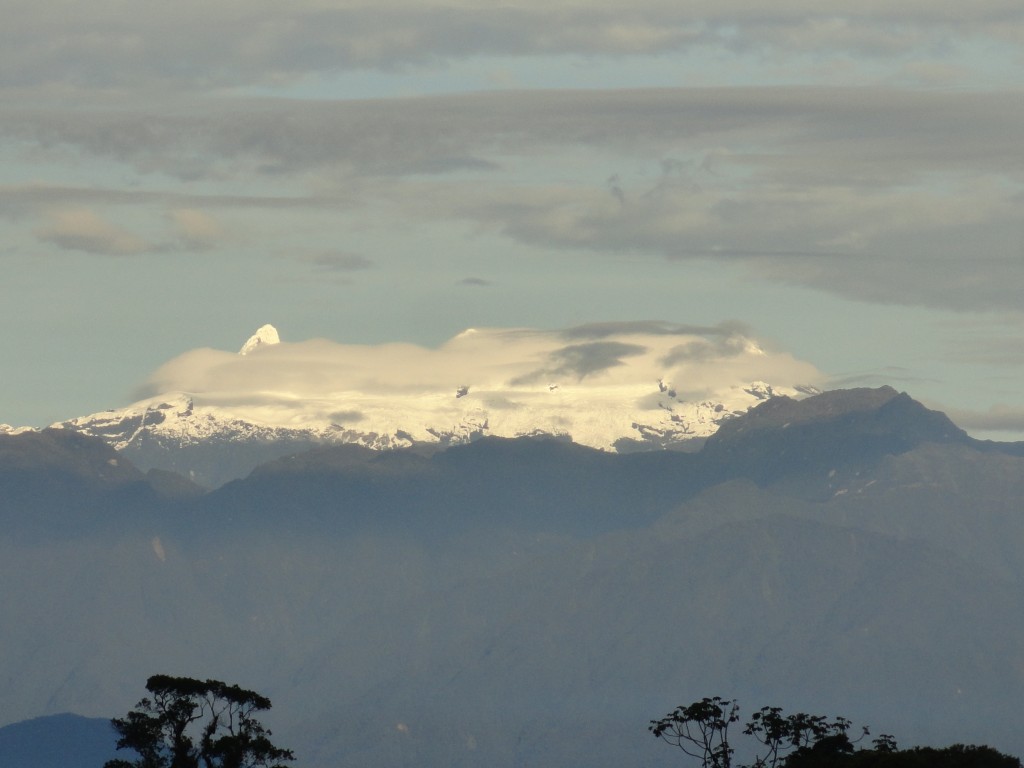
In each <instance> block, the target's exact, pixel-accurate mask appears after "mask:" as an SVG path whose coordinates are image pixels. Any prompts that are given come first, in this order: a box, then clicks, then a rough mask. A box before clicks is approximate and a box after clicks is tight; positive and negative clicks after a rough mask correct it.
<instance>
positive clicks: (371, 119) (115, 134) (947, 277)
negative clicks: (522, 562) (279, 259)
mask: <svg viewBox="0 0 1024 768" xmlns="http://www.w3.org/2000/svg"><path fill="white" fill-rule="evenodd" d="M118 103H119V102H118ZM100 106H101V107H105V108H94V107H91V108H89V109H85V108H84V107H83V108H81V109H76V108H73V106H72V107H67V108H65V107H63V106H61V107H56V108H46V109H41V108H38V107H31V108H30V107H26V106H24V105H21V106H19V105H18V104H17V103H15V104H4V105H3V106H0V136H6V137H7V138H11V139H17V140H19V141H21V142H23V143H28V144H33V143H35V145H36V147H37V150H38V151H39V152H43V153H45V152H47V151H49V148H54V147H60V148H61V149H60V151H61V152H66V151H68V148H69V147H71V148H76V149H77V150H78V151H80V152H82V153H83V154H85V155H87V156H98V157H101V158H107V159H115V160H118V161H119V162H123V163H127V164H129V165H131V166H133V167H134V168H136V169H137V170H138V171H139V172H142V173H148V172H155V171H161V172H164V173H168V174H172V175H173V174H176V173H179V174H180V169H183V168H184V169H186V170H187V173H188V174H190V175H191V176H192V177H194V178H195V179H198V180H200V181H206V182H208V183H209V184H210V186H211V187H212V186H214V185H217V184H219V183H220V182H221V181H223V180H230V181H236V182H237V181H241V182H246V183H250V182H255V184H254V186H255V185H258V183H259V182H260V180H261V179H265V178H266V174H267V173H269V172H270V170H273V172H274V173H275V174H277V176H275V177H274V188H275V189H277V188H282V187H283V188H290V189H292V190H293V191H294V192H295V195H294V197H288V196H283V195H282V196H278V197H277V198H275V200H276V201H277V202H278V203H279V204H280V206H281V207H292V208H296V207H312V206H321V207H324V208H327V207H330V206H336V207H342V206H355V205H371V204H372V205H377V206H378V207H380V206H383V208H380V209H381V210H388V211H389V214H390V215H393V216H395V217H401V218H402V220H403V221H416V220H419V221H430V222H437V221H453V220H462V221H468V222H470V223H472V224H473V225H475V226H479V227H482V228H483V229H485V230H489V231H493V232H498V233H501V234H503V235H505V236H506V237H508V238H511V239H513V240H516V241H519V242H522V243H526V244H530V245H534V246H537V247H540V248H544V249H547V250H560V249H575V250H581V251H587V252H591V253H595V254H599V253H602V252H605V253H628V254H637V255H644V254H646V255H652V256H661V257H663V258H667V259H669V260H676V261H686V260H691V259H701V260H727V261H729V262H732V263H734V264H737V265H742V266H743V267H744V268H745V269H746V270H748V272H749V274H751V275H752V276H754V277H756V278H758V279H766V280H770V281H773V282H783V283H790V284H794V285H801V286H809V287H812V288H815V289H819V290H825V291H829V292H833V293H836V294H840V295H843V296H846V297H849V298H853V299H857V300H866V301H872V302H884V303H899V304H910V305H924V306H932V307H939V308H947V309H958V310H963V309H978V308H986V309H988V308H1005V309H1009V310H1012V311H1018V310H1019V307H1020V304H1019V297H1018V293H1017V290H1016V286H1018V285H1021V284H1022V283H1024V230H1022V229H1021V224H1020V222H1021V220H1022V219H1021V217H1022V214H1024V193H1022V189H1024V155H1022V154H1021V153H1020V152H1019V150H1018V147H1017V143H1018V142H1017V139H1016V136H1017V134H1018V132H1019V130H1018V129H1019V126H1020V125H1022V124H1024V100H1021V99H1020V98H1018V94H1016V93H1007V92H998V91H993V92H963V91H927V92H917V91H906V90H893V89H878V88H846V89H835V88H833V89H825V88H816V87H804V88H795V87H787V88H706V89H654V90H621V91H560V92H502V93H482V94H466V95H458V96H438V97H421V98H409V99H388V100H377V101H349V102H320V103H312V102H296V101H284V100H275V99H242V100H236V101H231V102H224V103H216V102H207V101H202V102H200V101H175V102H173V103H169V104H167V105H164V106H154V107H151V108H148V109H142V108H139V107H136V106H131V107H126V106H124V105H121V106H119V107H117V108H115V107H114V106H112V105H110V104H106V105H104V104H102V103H101V105H100ZM567 148H571V149H572V151H573V152H577V153H578V152H581V151H583V152H593V153H594V155H595V157H598V156H599V157H602V158H608V157H617V158H620V159H621V162H622V163H623V164H624V165H625V164H627V163H628V164H629V165H630V166H633V167H635V166H637V165H639V166H641V167H646V168H647V169H649V171H650V172H648V173H647V174H646V175H644V174H640V173H631V174H625V173H617V174H614V175H613V178H614V179H615V183H614V188H615V189H616V190H618V191H619V193H620V194H610V192H609V187H608V179H609V176H608V175H607V173H605V172H602V173H597V172H595V174H594V178H592V179H586V178H580V177H579V166H578V165H576V166H572V165H566V166H564V167H562V166H559V163H560V162H561V159H560V158H561V155H562V154H563V153H564V151H565V150H566V149H567ZM54 151H56V150H54ZM437 158H444V160H443V162H441V163H440V164H438V160H437ZM602 162H606V160H604V161H602ZM442 166H443V167H442ZM453 167H461V168H463V169H465V170H464V172H462V173H460V174H457V175H455V176H449V175H444V174H441V175H439V174H438V173H437V171H439V170H443V169H444V168H453ZM538 167H544V168H552V169H558V171H559V172H560V175H564V176H566V178H567V179H568V181H566V182H565V183H554V182H551V181H544V180H542V178H541V177H540V176H539V175H538V174H537V173H536V172H532V171H530V170H527V169H530V168H534V169H536V168H538ZM193 186H196V185H193ZM309 189H315V190H316V194H314V195H309V194H308V190H309ZM87 193H88V190H78V191H77V192H72V191H69V190H64V191H63V192H61V193H60V194H62V195H64V196H65V197H71V196H73V195H74V194H78V195H79V196H85V195H87ZM19 194H20V195H21V196H20V197H19ZM19 194H9V195H7V199H6V200H4V195H3V191H2V190H0V208H4V209H6V210H7V211H8V215H16V213H17V210H18V209H17V206H18V205H19V204H21V205H25V204H26V203H25V200H26V199H27V197H31V196H32V195H35V196H36V197H37V198H39V199H42V198H43V197H45V196H46V195H55V194H57V192H55V191H54V190H34V191H33V190H30V189H28V188H21V190H20V192H19ZM96 194H98V195H101V196H106V197H109V198H116V197H118V196H120V197H123V198H125V199H134V200H145V199H148V200H150V201H153V202H155V201H157V199H158V198H159V197H161V196H160V195H157V194H154V193H146V192H139V193H132V192H115V191H106V192H105V191H104V190H98V191H96ZM163 197H164V198H165V199H166V198H167V196H166V195H163ZM213 197H216V196H215V195H214V196H213ZM224 201H225V205H261V206H266V207H271V208H272V207H274V205H275V202H274V200H269V199H268V200H258V201H256V202H254V201H253V200H248V201H246V200H243V199H242V198H239V197H238V196H234V195H228V196H225V198H224ZM37 202H38V200H37ZM170 204H171V203H168V205H170ZM173 205H175V206H177V207H182V206H183V204H182V203H179V202H175V203H173ZM211 205H215V203H213V202H211V203H209V204H206V205H204V206H200V205H199V204H195V205H193V206H192V207H197V208H198V207H205V208H207V209H208V208H209V207H210V206H211ZM51 242H59V241H58V240H51ZM64 242H65V243H67V242H68V241H66V240H65V241H64ZM968 254H969V255H970V256H969V258H968V256H967V255H968Z"/></svg>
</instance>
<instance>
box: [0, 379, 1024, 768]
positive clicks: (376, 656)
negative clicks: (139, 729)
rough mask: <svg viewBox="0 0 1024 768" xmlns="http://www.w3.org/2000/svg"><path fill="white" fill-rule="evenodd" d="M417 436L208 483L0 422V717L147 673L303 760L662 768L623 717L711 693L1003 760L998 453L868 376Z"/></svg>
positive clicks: (1020, 681) (1011, 495)
mask: <svg viewBox="0 0 1024 768" xmlns="http://www.w3.org/2000/svg"><path fill="white" fill-rule="evenodd" d="M442 448H443V446H438V445H434V446H430V447H425V446H423V445H418V444H417V445H414V446H412V447H410V448H407V449H401V450H392V451H373V450H369V449H367V448H365V447H363V446H360V445H353V444H348V445H328V446H320V447H317V448H315V449H314V450H310V451H307V452H303V453H299V454H295V455H292V456H287V457H281V458H278V459H276V460H274V461H271V462H269V463H266V464H263V465H261V466H260V467H259V468H258V469H256V470H255V471H254V472H252V473H251V475H249V476H248V477H247V478H245V479H242V480H236V481H233V482H230V483H227V484H226V485H224V486H223V487H221V488H218V489H216V490H214V491H209V492H207V491H204V490H203V489H200V488H198V487H196V486H195V485H193V484H191V483H190V482H188V481H187V480H186V479H185V478H182V477H180V476H177V475H173V474H171V473H167V472H163V471H159V470H153V471H149V472H146V473H144V472H142V471H140V470H138V469H136V468H135V467H134V466H133V465H132V464H131V462H130V461H129V460H127V458H126V454H125V453H124V452H121V453H118V452H116V451H115V450H114V449H113V448H111V447H110V446H109V445H108V444H107V443H105V442H104V441H102V440H100V439H98V438H94V437H89V436H85V435H80V434H77V433H75V432H74V431H73V430H69V429H59V430H45V431H42V432H24V433H21V434H16V435H0V510H2V512H0V524H2V526H3V529H2V530H3V535H2V536H0V578H2V583H3V584H4V585H5V587H4V593H5V600H6V607H5V610H4V611H3V612H2V614H0V622H2V631H0V638H2V639H3V643H4V653H3V654H2V655H0V665H2V669H0V674H2V675H3V679H4V681H5V684H4V686H2V687H0V723H14V722H17V721H22V720H27V719H29V718H34V717H38V716H40V715H46V714H53V713H58V712H75V713H78V714H80V715H85V716H89V717H110V716H113V715H118V714H123V713H124V712H125V711H126V710H127V709H128V708H129V707H130V706H131V705H132V704H133V703H134V702H135V701H136V700H137V699H138V698H140V697H141V695H142V693H143V689H142V686H143V683H144V681H145V679H146V677H148V676H149V675H150V674H153V673H157V672H163V673H168V674H183V675H192V676H197V677H217V678H220V679H225V680H229V681H232V682H237V683H239V684H241V685H244V686H246V687H250V688H254V689H256V690H259V691H261V692H262V693H265V694H266V695H268V696H270V698H271V699H272V700H273V701H274V704H275V708H274V710H273V712H272V713H271V717H270V718H268V722H269V724H270V725H271V727H272V728H273V730H274V732H275V735H276V737H277V740H278V741H279V742H280V743H282V744H284V745H286V746H289V747H292V748H294V749H295V751H296V753H297V755H298V756H299V758H300V765H303V766H311V767H312V768H319V767H321V766H322V767H323V768H327V766H332V767H334V766H342V767H344V766H366V765H374V766H385V767H387V766H405V765H410V766H411V765H416V766H476V765H489V766H526V765H531V766H552V767H554V766H564V765H591V766H608V767H609V768H610V767H611V766H622V765H634V766H662V765H664V766H668V765H674V764H677V763H678V760H679V756H678V755H677V754H673V753H672V751H671V750H670V749H669V748H667V747H666V746H664V745H663V744H660V743H658V742H656V741H655V740H654V739H653V738H651V737H650V735H649V734H648V733H647V731H646V725H647V722H648V721H649V720H650V719H652V718H656V717H660V716H661V715H663V714H664V713H666V712H668V711H669V710H670V709H672V708H673V707H674V706H675V705H677V704H680V703H684V702H688V701H691V700H693V699H696V698H700V697H701V696H705V695H716V694H718V695H725V696H735V697H739V698H740V699H741V701H742V703H743V704H745V705H746V706H747V710H748V711H749V710H750V709H753V708H756V707H758V706H760V705H762V704H778V705H781V706H784V707H787V708H792V709H802V710H805V711H811V712H822V713H830V714H842V715H846V716H848V717H851V718H853V719H854V720H855V721H857V722H858V723H866V724H871V725H874V726H875V729H876V732H878V730H883V731H885V732H888V733H892V734H894V735H895V736H896V737H897V738H898V739H899V740H900V741H901V742H903V743H905V744H910V743H915V742H916V743H925V742H927V743H932V744H948V743H951V742H954V741H962V742H984V743H989V744H991V745H992V746H995V747H997V748H999V749H1001V750H1004V751H1007V752H1012V753H1016V754H1021V753H1024V740H1022V738H1021V735H1020V734H1021V732H1020V729H1019V722H1018V717H1017V713H1016V709H1015V707H1016V706H1017V704H1018V702H1019V693H1020V691H1021V690H1022V685H1024V642H1022V640H1024V591H1022V589H1021V587H1022V581H1024V549H1022V547H1021V543H1022V542H1024V515H1022V503H1021V502H1022V500H1024V458H1022V456H1021V454H1022V450H1021V446H1020V445H1018V444H996V443H985V442H979V441H976V440H973V439H971V438H970V437H968V436H967V435H966V434H965V433H964V432H962V431H961V430H960V429H958V428H957V427H956V426H955V425H954V424H952V423H951V422H950V421H949V420H948V419H947V418H946V417H945V416H943V415H942V414H940V413H936V412H934V411H929V410H927V409H926V408H924V407H923V406H921V405H920V404H919V403H917V402H915V401H914V400H913V399H912V398H910V397H909V396H907V395H905V394H899V393H897V392H896V391H895V390H892V389H890V388H882V389H876V390H849V391H834V392H827V393H824V394H822V395H818V396H813V397H808V398H806V399H803V400H799V401H798V400H793V399H789V398H783V397H773V398H770V399H767V400H765V401H764V402H763V403H761V404H760V405H759V406H757V407H756V408H754V409H752V410H751V411H750V412H749V413H746V414H744V415H738V416H736V417H734V418H731V419H728V420H726V421H724V422H723V423H722V424H721V425H720V427H719V429H718V430H717V431H716V432H715V433H714V434H713V435H711V436H709V437H708V438H707V440H706V442H705V443H704V445H703V447H702V449H701V450H699V451H695V452H689V453H685V452H675V451H652V452H643V453H626V454H621V453H615V452H611V451H599V450H595V449H593V448H588V447H586V446H581V445H578V444H574V443H571V442H568V441H566V440H564V439H552V438H520V439H502V438H494V437H489V438H483V439H478V440H475V441H473V442H470V443H466V444H460V445H455V446H451V447H447V448H446V449H442ZM58 730H59V729H58ZM3 735H4V731H3V730H0V764H3V765H5V766H7V765H19V764H18V763H16V762H13V761H12V760H11V758H9V757H7V756H5V755H4V753H3V752H2V750H3V748H4V746H3V745H4V743H5V742H4V740H3V738H2V737H3ZM80 764H81V765H85V764H86V763H80ZM68 765H69V766H74V764H73V763H68Z"/></svg>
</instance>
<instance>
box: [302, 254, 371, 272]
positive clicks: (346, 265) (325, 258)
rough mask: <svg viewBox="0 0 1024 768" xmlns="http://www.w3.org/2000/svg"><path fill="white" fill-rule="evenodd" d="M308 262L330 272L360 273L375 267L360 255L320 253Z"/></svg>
mask: <svg viewBox="0 0 1024 768" xmlns="http://www.w3.org/2000/svg"><path fill="white" fill-rule="evenodd" d="M308 261H309V262H310V263H311V264H314V265H315V266H317V267H319V268H320V269H323V270H325V271H328V272H359V271H361V270H364V269H370V268H371V267H372V266H373V262H372V261H370V260H369V259H368V258H366V257H365V256H362V255H360V254H358V253H318V254H316V255H315V256H311V257H310V258H309V259H308Z"/></svg>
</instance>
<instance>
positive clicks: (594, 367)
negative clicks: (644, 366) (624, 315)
mask: <svg viewBox="0 0 1024 768" xmlns="http://www.w3.org/2000/svg"><path fill="white" fill-rule="evenodd" d="M645 352H647V347H644V346H641V345H639V344H627V343H624V342H621V341H592V342H587V343H585V344H571V345H569V346H567V347H562V348H560V349H556V350H552V351H551V352H550V353H549V354H548V361H547V365H546V366H545V367H544V368H542V369H540V370H537V371H534V372H533V373H529V374H527V375H525V376H520V377H518V378H517V379H515V380H514V381H513V382H512V383H513V384H525V383H531V382H536V381H540V380H541V379H543V378H546V377H547V378H549V377H555V378H557V377H560V376H573V377H575V378H576V379H577V380H579V381H582V380H583V379H585V378H586V377H587V376H590V375H592V374H595V373H600V372H602V371H606V370H608V369H609V368H616V367H618V366H620V365H624V364H625V363H624V362H623V360H622V358H624V357H635V356H637V355H642V354H644V353H645Z"/></svg>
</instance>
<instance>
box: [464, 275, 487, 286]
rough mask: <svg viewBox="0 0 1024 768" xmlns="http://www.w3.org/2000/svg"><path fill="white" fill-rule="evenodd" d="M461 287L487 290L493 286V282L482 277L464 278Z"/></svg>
mask: <svg viewBox="0 0 1024 768" xmlns="http://www.w3.org/2000/svg"><path fill="white" fill-rule="evenodd" d="M459 285H468V286H471V287H473V288H486V287H487V286H489V285H491V281H490V280H485V279H484V278H482V277H464V278H462V279H461V280H459Z"/></svg>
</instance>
